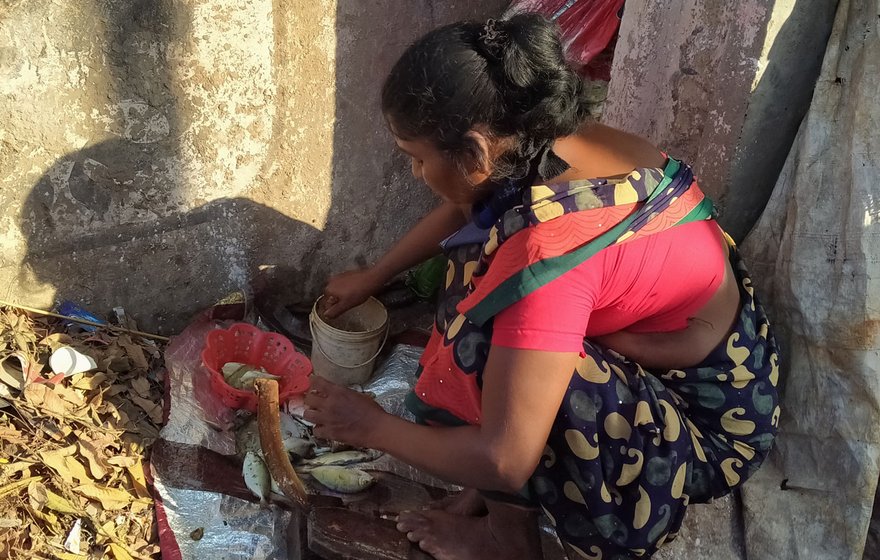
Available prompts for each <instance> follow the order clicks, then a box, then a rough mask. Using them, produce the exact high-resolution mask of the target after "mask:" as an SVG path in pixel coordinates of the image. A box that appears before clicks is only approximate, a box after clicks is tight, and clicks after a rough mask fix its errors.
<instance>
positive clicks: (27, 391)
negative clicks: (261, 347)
mask: <svg viewBox="0 0 880 560" xmlns="http://www.w3.org/2000/svg"><path fill="white" fill-rule="evenodd" d="M61 346H71V347H73V348H74V349H76V350H78V351H79V352H82V353H83V354H86V355H88V356H91V357H92V358H93V359H94V360H95V362H96V363H97V365H98V367H97V369H96V370H94V371H91V372H88V373H79V374H76V375H73V376H70V377H61V376H54V377H53V374H52V372H51V370H50V369H49V367H48V366H47V363H48V360H49V356H50V355H51V353H52V352H53V351H54V350H56V349H57V348H59V347H61ZM161 355H162V354H161V348H160V347H159V346H157V345H156V344H154V343H153V342H150V341H146V340H144V339H140V338H137V337H131V336H129V335H126V334H119V335H118V334H115V333H110V332H106V331H104V332H102V331H98V332H94V333H90V332H79V333H76V334H67V328H66V327H65V326H64V325H63V324H62V322H61V321H58V320H55V319H45V318H31V317H28V316H27V315H25V314H23V313H21V312H19V311H17V310H13V309H11V308H0V558H25V557H27V558H61V559H64V560H68V559H70V560H72V559H92V558H94V559H98V558H116V559H117V560H127V559H130V558H156V557H158V555H159V547H158V544H156V543H157V541H158V539H157V537H156V528H155V520H154V514H153V505H152V499H151V498H150V493H149V491H148V490H147V482H146V479H145V476H144V469H145V465H146V454H147V453H148V451H149V448H150V445H151V444H152V443H153V441H154V440H155V439H156V438H157V437H158V430H159V426H160V424H161V422H162V370H161V364H162V360H161Z"/></svg>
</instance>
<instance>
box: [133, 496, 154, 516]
mask: <svg viewBox="0 0 880 560" xmlns="http://www.w3.org/2000/svg"><path fill="white" fill-rule="evenodd" d="M152 505H153V500H149V499H146V500H145V499H139V500H135V501H133V502H132V503H131V513H133V514H137V513H141V512H142V511H147V510H148V509H150V507H151V506H152Z"/></svg>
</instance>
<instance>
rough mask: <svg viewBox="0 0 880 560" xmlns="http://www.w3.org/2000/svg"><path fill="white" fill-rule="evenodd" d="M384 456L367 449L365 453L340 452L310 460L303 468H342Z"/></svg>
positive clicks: (304, 463) (379, 452)
mask: <svg viewBox="0 0 880 560" xmlns="http://www.w3.org/2000/svg"><path fill="white" fill-rule="evenodd" d="M380 456H382V452H381V451H376V450H375V449H366V450H363V451H340V452H338V453H326V454H324V455H321V456H320V457H316V458H314V459H310V460H308V461H305V462H303V464H302V466H303V467H304V469H303V470H304V471H305V469H311V468H315V467H322V466H330V465H334V466H341V465H354V464H355V463H366V462H367V461H373V460H375V459H378V458H379V457H380Z"/></svg>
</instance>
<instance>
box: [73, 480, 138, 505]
mask: <svg viewBox="0 0 880 560" xmlns="http://www.w3.org/2000/svg"><path fill="white" fill-rule="evenodd" d="M74 490H75V491H76V492H77V493H78V494H82V495H83V496H85V497H86V498H90V499H92V500H98V501H99V502H101V506H102V507H103V508H104V509H105V510H109V511H114V510H118V509H123V508H125V507H126V506H127V505H128V504H130V503H131V498H132V497H131V495H130V494H129V493H128V492H126V491H124V490H120V489H118V488H107V487H104V486H96V485H94V484H84V485H82V486H77V487H76V488H75V489H74Z"/></svg>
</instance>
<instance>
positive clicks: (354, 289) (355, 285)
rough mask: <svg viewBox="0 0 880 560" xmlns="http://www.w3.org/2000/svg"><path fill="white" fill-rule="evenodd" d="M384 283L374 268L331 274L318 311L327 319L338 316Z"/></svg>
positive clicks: (358, 303)
mask: <svg viewBox="0 0 880 560" xmlns="http://www.w3.org/2000/svg"><path fill="white" fill-rule="evenodd" d="M384 284H385V281H384V279H383V278H382V277H381V276H380V275H379V274H377V272H376V270H375V268H362V269H358V270H349V271H346V272H343V273H341V274H337V275H335V276H331V277H330V280H329V281H328V282H327V286H326V287H325V288H324V299H323V300H322V301H321V305H320V309H319V311H320V313H321V315H323V316H324V317H327V318H328V319H333V318H335V317H338V316H339V315H342V314H343V313H345V312H346V311H348V310H349V309H351V308H352V307H357V306H358V305H360V304H362V303H363V302H365V301H367V298H369V297H370V296H373V295H376V294H377V293H379V291H380V290H381V289H382V286H383V285H384Z"/></svg>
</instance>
